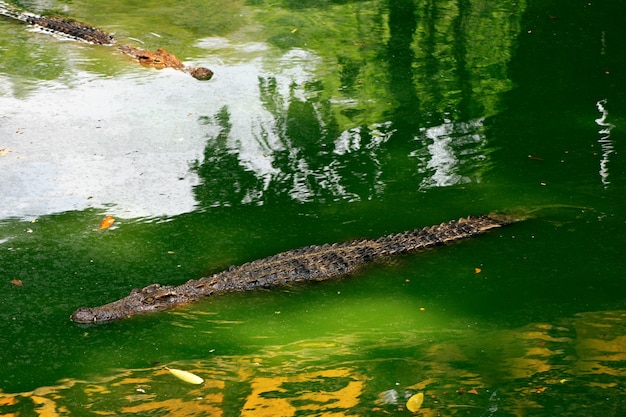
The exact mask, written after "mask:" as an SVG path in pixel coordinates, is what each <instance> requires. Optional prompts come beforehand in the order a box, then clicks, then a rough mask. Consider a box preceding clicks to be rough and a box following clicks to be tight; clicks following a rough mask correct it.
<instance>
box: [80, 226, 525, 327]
mask: <svg viewBox="0 0 626 417" xmlns="http://www.w3.org/2000/svg"><path fill="white" fill-rule="evenodd" d="M517 220H520V219H519V218H513V217H509V216H506V215H501V214H490V215H482V216H470V217H467V218H461V219H459V220H458V221H456V220H453V221H450V222H448V223H442V224H440V225H436V226H432V227H424V228H422V229H417V230H413V231H409V232H405V233H399V234H395V235H389V236H385V237H382V238H379V239H376V240H355V241H349V242H345V243H339V244H337V243H336V244H333V245H328V244H326V245H321V246H317V245H313V246H306V247H303V248H300V249H294V250H290V251H287V252H282V253H279V254H278V255H274V256H270V257H268V258H263V259H260V260H256V261H253V262H249V263H245V264H243V265H241V266H232V267H230V268H229V269H227V270H225V271H222V272H220V273H217V274H214V275H211V276H209V277H204V278H200V279H197V280H190V281H187V282H186V283H185V284H182V285H179V286H176V287H175V286H170V285H159V284H152V285H148V286H147V287H145V288H143V289H134V290H132V291H131V293H130V294H129V295H128V296H126V297H124V298H122V299H120V300H117V301H114V302H112V303H109V304H105V305H103V306H100V307H94V308H88V307H81V308H79V309H78V310H76V311H75V312H74V313H73V314H72V315H71V319H72V320H73V321H74V322H76V323H102V322H108V321H113V320H119V319H122V318H125V317H130V316H134V315H136V314H142V313H149V312H154V311H160V310H165V309H168V308H172V307H177V306H180V305H184V304H188V303H191V302H194V301H197V300H199V299H201V298H203V297H208V296H211V295H217V294H221V293H226V292H232V291H247V290H254V289H258V288H265V287H270V286H277V285H285V284H290V283H294V282H300V281H321V280H325V279H329V278H333V277H340V276H344V275H348V274H351V273H353V272H354V271H356V270H357V269H358V268H360V267H361V266H363V265H364V264H366V263H368V262H371V261H373V260H375V259H379V258H383V257H388V256H392V255H399V254H404V253H408V252H413V251H416V250H419V249H426V248H430V247H433V246H437V245H443V244H445V243H447V242H450V241H453V240H458V239H463V238H468V237H472V236H475V235H478V234H481V233H484V232H486V231H488V230H491V229H494V228H498V227H501V226H504V225H507V224H510V223H513V222H514V221H517Z"/></svg>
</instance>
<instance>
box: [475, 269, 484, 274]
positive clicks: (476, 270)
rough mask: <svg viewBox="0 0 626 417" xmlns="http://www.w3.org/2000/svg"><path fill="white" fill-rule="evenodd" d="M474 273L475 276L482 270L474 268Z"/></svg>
mask: <svg viewBox="0 0 626 417" xmlns="http://www.w3.org/2000/svg"><path fill="white" fill-rule="evenodd" d="M474 272H475V273H477V274H480V273H481V272H482V269H480V268H474Z"/></svg>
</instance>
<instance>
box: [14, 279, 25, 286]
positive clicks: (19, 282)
mask: <svg viewBox="0 0 626 417" xmlns="http://www.w3.org/2000/svg"><path fill="white" fill-rule="evenodd" d="M11 284H13V285H16V286H18V287H23V286H24V284H23V283H22V280H21V279H12V280H11Z"/></svg>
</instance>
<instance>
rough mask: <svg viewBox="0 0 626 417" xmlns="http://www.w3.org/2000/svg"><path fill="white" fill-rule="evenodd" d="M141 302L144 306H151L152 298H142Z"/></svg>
mask: <svg viewBox="0 0 626 417" xmlns="http://www.w3.org/2000/svg"><path fill="white" fill-rule="evenodd" d="M142 301H143V302H144V303H145V304H152V303H154V297H147V298H144V299H143V300H142Z"/></svg>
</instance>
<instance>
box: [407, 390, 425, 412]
mask: <svg viewBox="0 0 626 417" xmlns="http://www.w3.org/2000/svg"><path fill="white" fill-rule="evenodd" d="M423 402H424V393H423V392H418V393H417V394H415V395H413V396H411V398H409V400H408V401H407V402H406V408H407V409H408V410H409V411H412V412H416V411H417V410H419V409H420V407H421V406H422V403H423Z"/></svg>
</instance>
